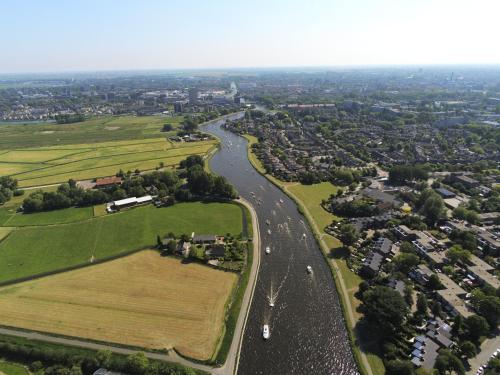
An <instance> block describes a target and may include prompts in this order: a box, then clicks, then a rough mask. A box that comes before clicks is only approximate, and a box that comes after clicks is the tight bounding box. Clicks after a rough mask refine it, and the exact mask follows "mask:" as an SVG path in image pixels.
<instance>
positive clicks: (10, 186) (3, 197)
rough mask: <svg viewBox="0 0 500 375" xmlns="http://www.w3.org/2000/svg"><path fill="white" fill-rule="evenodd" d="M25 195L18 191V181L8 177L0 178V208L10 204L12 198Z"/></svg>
mask: <svg viewBox="0 0 500 375" xmlns="http://www.w3.org/2000/svg"><path fill="white" fill-rule="evenodd" d="M23 193H24V191H23V190H18V189H17V180H15V179H13V178H11V177H8V176H5V177H0V206H1V205H2V204H4V203H6V202H8V201H9V200H10V199H11V198H12V196H14V195H22V194H23Z"/></svg>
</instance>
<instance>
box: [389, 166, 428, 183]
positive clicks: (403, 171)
mask: <svg viewBox="0 0 500 375" xmlns="http://www.w3.org/2000/svg"><path fill="white" fill-rule="evenodd" d="M428 177H429V172H428V171H427V168H426V167H425V166H423V165H395V166H394V167H392V168H391V169H390V170H389V182H390V183H391V184H394V185H404V184H406V183H407V182H411V181H415V180H417V181H425V180H427V178H428Z"/></svg>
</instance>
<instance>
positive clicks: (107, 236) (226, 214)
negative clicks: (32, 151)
mask: <svg viewBox="0 0 500 375" xmlns="http://www.w3.org/2000/svg"><path fill="white" fill-rule="evenodd" d="M78 210H84V213H82V214H80V213H79V211H78ZM2 211H3V210H0V213H1V212H2ZM55 212H59V211H54V213H55ZM44 214H45V213H41V214H39V213H36V214H30V215H26V216H25V217H24V215H22V216H23V218H22V223H23V224H24V225H38V226H25V227H16V228H14V229H13V230H12V232H11V233H10V235H9V236H8V237H7V238H4V239H3V240H2V241H0V282H3V281H7V280H13V279H18V278H22V277H27V276H31V275H36V274H40V273H44V272H49V271H54V270H59V269H63V268H65V267H68V266H74V265H78V264H84V263H88V262H90V261H91V259H102V258H106V257H109V256H113V255H116V254H120V253H124V252H127V251H131V250H136V249H141V248H145V247H150V246H153V245H155V244H156V236H157V235H166V234H167V233H169V232H173V233H175V234H176V235H181V234H183V233H186V234H191V233H192V232H197V233H199V234H226V233H228V232H229V233H231V234H233V235H239V234H240V233H241V232H242V211H241V209H240V207H239V206H237V205H235V204H230V203H201V202H190V203H178V204H175V205H174V206H171V207H165V208H155V207H154V206H152V205H148V206H144V207H137V208H134V209H130V210H126V211H123V212H120V213H116V214H111V215H106V216H100V217H95V218H92V219H89V220H84V221H79V222H73V223H69V224H57V225H40V223H41V222H45V223H49V219H54V220H57V219H58V218H57V216H52V215H44ZM47 214H49V213H47ZM50 214H52V212H51V213H50ZM87 214H90V215H91V214H92V208H91V207H90V208H81V209H80V208H77V209H69V210H67V211H66V212H65V213H64V215H63V216H66V220H68V221H69V220H70V219H74V218H75V217H76V216H78V215H82V216H83V215H87ZM38 215H42V216H40V218H39V216H38ZM19 220H21V219H19ZM30 220H31V222H30ZM7 225H8V226H9V227H11V226H12V225H11V223H10V221H9V222H8V224H7Z"/></svg>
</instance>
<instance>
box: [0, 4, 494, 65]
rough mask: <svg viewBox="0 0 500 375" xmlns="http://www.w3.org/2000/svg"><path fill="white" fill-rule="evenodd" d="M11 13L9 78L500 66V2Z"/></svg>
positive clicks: (0, 55) (2, 36)
mask: <svg viewBox="0 0 500 375" xmlns="http://www.w3.org/2000/svg"><path fill="white" fill-rule="evenodd" d="M0 19H1V21H0V73H24V72H30V73H31V72H59V71H100V70H149V69H206V68H210V69H212V68H213V69H217V68H246V67H249V68H250V67H264V68H266V67H306V66H332V67H334V66H351V65H362V66H366V65H428V64H431V65H434V64H499V63H500V47H499V45H500V38H499V37H500V31H499V29H498V24H499V23H500V0H301V1H299V0H43V1H42V0H23V1H19V0H0Z"/></svg>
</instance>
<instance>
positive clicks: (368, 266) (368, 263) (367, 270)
mask: <svg viewBox="0 0 500 375" xmlns="http://www.w3.org/2000/svg"><path fill="white" fill-rule="evenodd" d="M383 261H384V257H383V256H382V255H381V254H379V253H375V252H372V251H371V252H370V253H368V255H367V257H366V259H365V260H364V262H363V266H362V268H361V272H363V273H364V274H365V275H366V276H368V277H375V276H377V274H378V272H379V271H380V267H382V262H383Z"/></svg>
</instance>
